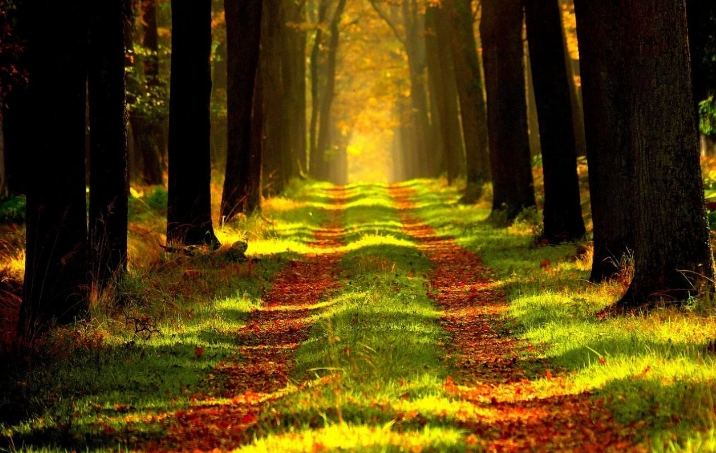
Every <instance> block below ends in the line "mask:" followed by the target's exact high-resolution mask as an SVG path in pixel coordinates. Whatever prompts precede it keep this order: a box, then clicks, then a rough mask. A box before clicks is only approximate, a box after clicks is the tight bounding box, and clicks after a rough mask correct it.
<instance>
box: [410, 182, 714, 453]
mask: <svg viewBox="0 0 716 453" xmlns="http://www.w3.org/2000/svg"><path fill="white" fill-rule="evenodd" d="M415 187H416V189H417V190H418V191H419V197H420V200H422V204H421V206H420V208H421V213H422V215H423V217H424V218H425V219H426V220H427V222H428V223H429V224H431V225H432V226H434V227H435V228H437V229H438V230H439V231H440V232H441V233H442V234H445V235H450V236H454V237H455V238H457V240H458V243H460V244H461V245H463V246H465V247H466V248H468V249H470V250H473V251H475V252H477V253H479V254H480V255H481V256H482V258H483V260H484V262H485V263H486V265H487V266H488V267H489V268H491V269H492V270H493V271H494V272H495V279H496V280H497V283H498V285H499V286H500V287H501V289H502V290H503V291H504V292H505V294H506V295H507V297H508V300H509V302H510V313H509V314H510V316H511V317H512V318H514V320H515V322H516V327H517V329H518V330H517V332H519V336H520V337H522V338H523V339H525V340H527V341H529V342H530V343H531V344H532V345H534V347H535V348H536V349H538V350H539V351H541V353H542V356H543V357H544V358H547V359H549V361H550V362H551V363H553V364H554V367H555V368H558V369H562V370H564V372H565V373H566V374H567V376H568V380H569V382H570V385H571V387H572V388H574V389H575V390H588V391H591V392H593V393H594V397H595V398H603V399H604V400H605V402H606V404H607V405H608V407H609V408H610V410H611V411H612V412H613V413H614V414H615V416H616V418H617V419H618V420H619V421H621V422H623V423H625V424H632V423H636V424H638V425H640V426H642V427H643V428H644V432H645V433H646V434H645V435H646V436H647V437H648V438H647V439H646V441H647V442H648V443H649V445H651V447H652V448H653V449H654V450H655V451H713V450H716V431H715V428H716V412H715V411H714V397H715V396H716V366H715V365H716V363H715V360H714V355H713V354H712V353H708V352H707V350H706V344H707V342H708V340H709V339H712V338H713V337H714V332H716V318H715V317H714V314H716V310H715V309H714V305H713V301H708V300H694V301H693V303H692V304H691V305H689V306H688V307H687V308H686V310H676V309H662V310H656V311H654V312H653V313H650V314H648V315H645V316H639V317H622V318H616V319H608V320H603V321H599V320H597V318H596V317H595V313H596V312H597V311H598V310H600V309H601V308H603V307H605V306H607V305H609V304H611V303H613V302H615V301H616V300H617V299H618V297H619V296H620V294H621V293H622V291H624V290H625V289H626V286H625V284H626V283H627V282H628V276H624V278H623V279H620V281H617V282H613V283H605V284H601V285H595V284H592V283H589V282H588V277H589V269H590V265H591V263H590V262H589V256H586V257H583V258H578V257H576V248H575V246H574V245H563V246H557V247H554V246H550V247H535V246H534V244H533V238H534V235H535V233H536V232H537V231H538V229H539V225H538V224H537V222H536V221H535V217H536V216H534V215H529V214H528V215H526V216H524V217H523V218H522V219H521V220H520V221H518V222H517V223H516V224H515V225H514V226H512V227H510V228H507V229H495V228H493V227H492V226H491V225H490V224H489V223H487V222H486V220H485V219H486V218H487V215H488V214H489V206H488V205H487V204H483V205H480V206H478V207H477V209H476V208H474V207H462V206H459V205H458V204H457V203H456V200H457V199H458V198H459V196H458V193H457V192H456V190H455V189H454V188H449V187H445V186H444V184H441V183H440V182H434V181H430V182H426V183H425V184H424V185H416V186H415ZM625 264H627V266H625V268H626V269H628V267H629V266H628V263H625Z"/></svg>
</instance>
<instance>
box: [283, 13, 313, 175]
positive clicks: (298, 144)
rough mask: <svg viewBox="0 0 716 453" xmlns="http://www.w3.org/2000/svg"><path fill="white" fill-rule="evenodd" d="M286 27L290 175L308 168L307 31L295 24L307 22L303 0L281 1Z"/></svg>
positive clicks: (285, 64)
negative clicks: (284, 7)
mask: <svg viewBox="0 0 716 453" xmlns="http://www.w3.org/2000/svg"><path fill="white" fill-rule="evenodd" d="M284 2H285V6H286V26H285V27H284V48H285V49H286V51H285V52H284V53H283V58H284V61H283V66H284V67H285V68H286V69H287V71H286V75H287V77H286V78H285V80H284V84H285V88H284V89H285V91H286V93H287V100H288V104H289V105H288V109H287V112H288V118H289V120H290V123H289V124H288V136H289V149H290V150H291V152H290V153H289V155H288V156H289V157H290V158H291V162H290V163H289V164H290V167H289V170H290V174H289V177H293V176H297V175H298V173H299V169H300V171H306V170H307V168H308V167H307V166H306V164H307V156H306V32H305V31H304V30H302V29H301V28H300V27H299V26H297V25H296V24H301V23H303V22H305V21H306V17H305V11H304V5H305V1H302V2H297V1H295V0H284Z"/></svg>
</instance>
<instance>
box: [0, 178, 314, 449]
mask: <svg viewBox="0 0 716 453" xmlns="http://www.w3.org/2000/svg"><path fill="white" fill-rule="evenodd" d="M321 188H322V186H318V187H311V188H308V187H305V186H294V187H292V188H291V189H290V191H291V192H290V193H291V195H292V196H294V197H296V198H297V199H299V200H301V201H293V200H292V199H289V198H274V199H271V200H269V201H268V202H267V203H266V205H265V211H264V215H263V216H256V217H252V218H249V219H240V220H239V221H237V222H235V223H234V224H232V225H222V226H220V227H218V228H217V235H218V236H219V238H220V240H221V241H222V243H224V244H225V245H226V246H228V245H230V244H231V243H232V242H234V241H237V240H248V242H249V248H248V251H247V256H248V258H249V260H248V261H245V262H236V261H232V260H227V259H226V258H225V255H224V254H222V253H221V251H219V252H217V253H209V252H207V251H202V250H198V251H197V252H196V253H195V254H194V255H193V256H185V255H182V254H171V253H166V252H164V251H163V250H162V249H161V248H160V244H163V241H164V238H163V236H162V235H161V233H159V232H161V231H163V228H164V226H163V222H164V218H163V215H164V210H165V209H166V191H164V190H162V189H156V188H148V189H147V190H146V192H145V193H142V192H138V191H137V190H134V191H133V199H132V206H131V215H132V217H131V226H130V250H129V253H130V271H129V273H128V274H127V276H126V277H125V278H124V279H123V280H122V281H120V282H118V283H117V284H116V285H115V286H114V287H112V288H109V289H108V290H107V291H106V292H104V293H103V294H96V295H94V296H93V299H92V301H91V303H92V306H91V317H90V319H89V320H86V321H81V322H77V323H75V324H74V325H71V326H67V327H62V328H57V329H53V330H52V333H51V334H50V335H48V336H47V337H46V338H43V339H42V340H40V341H37V342H36V344H35V345H34V350H33V351H24V352H18V353H15V354H13V355H9V354H5V355H3V356H2V357H0V451H4V450H5V449H7V450H10V451H14V450H16V449H19V450H23V451H45V450H47V451H54V450H60V451H62V450H65V449H67V450H73V449H81V450H84V449H99V450H103V449H117V448H122V447H121V446H123V445H124V446H126V445H133V444H135V443H137V442H141V441H142V440H144V439H147V438H151V437H154V436H156V435H158V434H159V430H160V429H161V428H160V426H161V425H160V424H158V423H156V422H157V421H158V420H161V419H162V418H163V417H164V416H165V415H166V414H167V413H171V412H174V411H178V410H182V409H185V408H186V407H187V406H188V405H189V404H190V397H191V395H192V393H193V392H195V391H196V390H197V386H198V385H199V383H200V382H201V381H202V380H203V379H204V378H205V377H206V376H207V375H208V374H209V373H210V372H212V370H213V369H214V366H215V365H216V364H217V363H218V362H220V361H222V360H226V359H227V358H229V357H231V356H232V355H234V354H235V353H236V352H237V347H238V345H237V341H236V339H235V335H234V332H235V331H236V330H237V328H238V327H240V326H241V325H242V324H243V323H244V321H245V319H246V317H247V316H248V313H249V312H250V310H251V309H252V308H253V307H256V306H258V305H260V304H261V296H262V294H264V293H265V292H266V291H268V290H269V289H270V287H271V284H272V278H273V275H274V274H275V273H276V272H277V271H278V270H280V269H282V268H283V267H284V266H287V265H288V262H289V260H291V259H293V258H294V257H295V256H297V253H300V252H304V253H305V252H306V251H309V250H310V247H309V245H308V244H307V240H308V239H309V238H310V237H311V231H312V230H313V229H315V228H317V227H318V226H319V225H320V224H322V223H325V221H326V220H327V215H326V213H325V212H324V211H322V210H321V209H320V208H321V207H323V205H324V203H325V201H326V197H325V194H324V192H323V191H322V190H321Z"/></svg>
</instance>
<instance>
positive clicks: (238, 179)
mask: <svg viewBox="0 0 716 453" xmlns="http://www.w3.org/2000/svg"><path fill="white" fill-rule="evenodd" d="M262 3H263V2H262V0H250V1H247V0H225V2H224V9H225V17H226V40H227V71H228V76H227V93H226V98H227V109H226V110H227V112H226V113H227V124H228V127H229V130H228V149H227V152H226V175H225V178H224V191H223V195H222V200H221V217H222V219H223V220H222V221H224V222H230V221H231V220H233V219H234V217H236V215H237V214H239V213H244V214H246V213H247V201H248V196H249V193H248V191H249V187H251V186H252V184H251V176H250V175H251V173H250V167H251V156H252V143H251V130H252V120H251V118H252V111H253V105H254V102H253V99H254V87H255V82H256V74H257V68H258V62H259V45H260V41H261V11H262Z"/></svg>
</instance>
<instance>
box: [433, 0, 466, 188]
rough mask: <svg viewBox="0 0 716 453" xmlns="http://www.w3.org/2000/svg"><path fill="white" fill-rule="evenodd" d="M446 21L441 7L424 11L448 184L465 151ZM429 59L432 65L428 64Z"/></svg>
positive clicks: (456, 170)
mask: <svg viewBox="0 0 716 453" xmlns="http://www.w3.org/2000/svg"><path fill="white" fill-rule="evenodd" d="M447 20H448V16H447V14H445V10H444V9H443V8H442V7H437V6H429V7H428V8H427V9H426V11H425V39H426V44H425V48H426V50H427V53H428V74H429V76H430V78H431V80H432V82H433V83H431V87H434V89H435V99H436V101H437V107H438V112H439V113H438V114H439V116H440V133H441V135H442V137H443V146H444V147H443V151H444V154H443V162H444V163H445V170H446V173H447V180H448V184H452V183H453V182H454V181H455V179H456V178H457V177H458V176H459V175H460V173H461V172H462V171H461V168H462V162H463V156H464V151H463V144H462V131H461V129H460V118H459V112H458V94H457V84H456V82H455V69H454V68H453V64H452V52H451V49H450V36H449V34H450V30H448V23H447ZM450 28H452V27H450ZM428 43H432V45H428ZM431 61H432V64H430V62H431Z"/></svg>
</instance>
